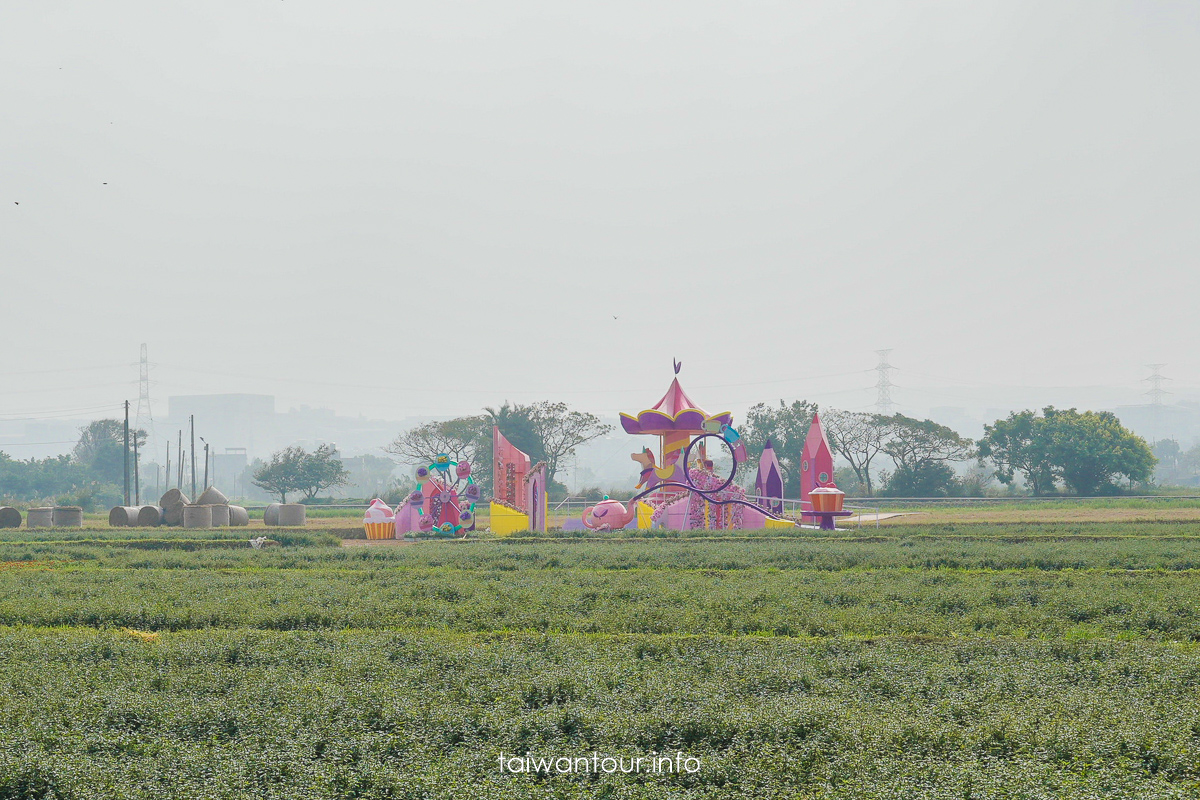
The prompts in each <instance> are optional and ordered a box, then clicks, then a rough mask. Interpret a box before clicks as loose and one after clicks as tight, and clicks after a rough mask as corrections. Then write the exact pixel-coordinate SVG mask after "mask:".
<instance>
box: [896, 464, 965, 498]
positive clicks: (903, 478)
mask: <svg viewBox="0 0 1200 800" xmlns="http://www.w3.org/2000/svg"><path fill="white" fill-rule="evenodd" d="M954 483H955V481H954V470H953V469H951V468H950V466H949V465H948V464H946V462H944V461H917V462H916V463H915V464H913V465H911V466H910V465H908V464H899V465H897V466H896V470H895V472H892V473H891V474H890V475H888V476H887V479H886V481H885V482H884V491H885V493H887V494H889V495H892V496H893V497H946V496H947V495H949V494H951V492H952V490H953V488H954Z"/></svg>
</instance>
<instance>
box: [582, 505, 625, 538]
mask: <svg viewBox="0 0 1200 800" xmlns="http://www.w3.org/2000/svg"><path fill="white" fill-rule="evenodd" d="M636 516H637V503H630V504H629V508H625V505H624V504H623V503H621V502H620V501H618V500H607V499H606V500H602V501H601V502H599V503H596V505H594V506H588V507H587V508H585V509H584V510H583V524H584V526H585V527H587V528H590V529H591V530H594V531H615V530H617V529H618V528H624V527H625V526H626V525H628V524H629V523H630V522H632V521H633V520H634V518H635V517H636Z"/></svg>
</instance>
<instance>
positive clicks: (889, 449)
mask: <svg viewBox="0 0 1200 800" xmlns="http://www.w3.org/2000/svg"><path fill="white" fill-rule="evenodd" d="M883 422H884V424H885V426H886V429H885V431H884V443H883V452H885V453H887V454H888V455H889V456H891V458H892V461H894V462H895V464H896V467H897V469H899V468H900V467H902V466H904V467H908V468H909V469H916V468H917V467H918V466H920V465H921V464H927V463H934V462H940V463H946V462H948V461H966V460H967V459H968V458H971V457H972V456H973V455H974V444H975V443H974V442H972V441H971V440H970V439H966V438H964V437H962V436H959V435H958V433H956V432H955V431H953V430H951V429H950V428H947V427H946V426H945V425H939V424H938V423H936V422H934V421H933V420H931V419H914V418H913V417H906V416H904V415H903V414H894V415H892V416H890V417H885V418H884V419H883Z"/></svg>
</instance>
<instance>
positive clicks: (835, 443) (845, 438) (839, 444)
mask: <svg viewBox="0 0 1200 800" xmlns="http://www.w3.org/2000/svg"><path fill="white" fill-rule="evenodd" d="M886 420H887V417H884V416H881V415H879V414H867V413H863V412H857V411H836V410H835V411H827V412H826V413H825V414H824V415H822V417H821V423H822V424H823V425H824V426H825V435H826V436H827V437H828V439H829V446H830V447H831V448H832V449H833V452H834V453H836V454H837V455H839V456H841V457H842V458H844V459H845V460H846V463H848V464H849V465H850V468H851V469H852V470H854V474H855V476H856V477H857V478H858V482H859V483H860V484H861V485H862V488H863V489H865V490H866V493H867V495H868V496H869V495H871V494H874V487H873V486H872V477H871V462H872V461H874V460H875V457H876V456H877V455H879V454H880V453H882V452H883V445H884V442H885V441H886V434H887V430H888V429H887V425H886Z"/></svg>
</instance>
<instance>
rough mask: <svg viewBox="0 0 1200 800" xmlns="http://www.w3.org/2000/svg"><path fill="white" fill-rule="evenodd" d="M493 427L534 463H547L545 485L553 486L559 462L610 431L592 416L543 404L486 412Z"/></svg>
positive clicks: (515, 405)
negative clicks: (551, 484)
mask: <svg viewBox="0 0 1200 800" xmlns="http://www.w3.org/2000/svg"><path fill="white" fill-rule="evenodd" d="M484 410H485V411H487V413H488V415H489V416H490V417H491V420H492V423H493V424H494V425H495V426H496V427H497V428H499V429H500V433H502V434H504V438H505V439H508V441H509V442H511V443H512V445H513V446H514V447H516V448H518V449H520V450H521V451H522V452H524V453H525V454H526V455H527V456H529V458H530V460H532V461H534V462H535V463H536V462H538V461H545V462H546V478H547V482H548V483H549V482H553V481H554V476H555V475H556V474H557V473H558V465H559V464H560V463H561V462H562V460H563V459H564V458H566V457H568V456H570V455H571V454H572V453H574V452H575V448H577V447H579V445H581V444H584V443H585V442H590V441H591V440H592V439H596V438H598V437H600V436H603V435H604V434H606V433H608V432H609V431H611V430H612V426H611V425H606V424H604V423H603V422H601V421H600V418H599V417H597V416H596V415H595V414H589V413H587V412H586V411H572V410H571V409H570V407H568V406H567V404H566V403H554V402H551V401H549V400H543V401H542V402H540V403H530V404H529V405H521V404H519V403H518V404H514V405H509V403H508V401H505V403H504V405H502V406H500V408H485V409H484Z"/></svg>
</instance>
